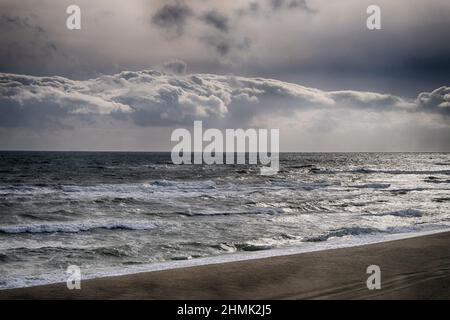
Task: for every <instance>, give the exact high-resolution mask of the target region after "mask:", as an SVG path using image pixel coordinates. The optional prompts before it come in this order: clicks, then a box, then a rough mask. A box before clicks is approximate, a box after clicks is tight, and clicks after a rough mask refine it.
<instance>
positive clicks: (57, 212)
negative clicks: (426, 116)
mask: <svg viewBox="0 0 450 320" xmlns="http://www.w3.org/2000/svg"><path fill="white" fill-rule="evenodd" d="M280 158H281V161H280V170H281V171H280V172H279V174H277V175H275V176H261V175H259V172H260V170H259V168H258V167H257V166H245V165H244V166H242V165H241V166H230V165H211V166H206V165H205V166H200V165H182V166H177V165H172V164H171V161H170V154H169V153H82V152H79V153H69V152H67V153H64V152H54V153H53V152H0V288H7V287H17V286H28V285H33V284H36V283H41V282H49V281H50V282H51V281H52V279H55V280H54V281H56V279H61V278H63V277H64V276H65V271H66V268H67V266H68V265H72V264H76V265H79V266H80V267H81V268H82V271H83V274H89V273H91V274H93V273H95V272H99V271H105V270H112V269H115V270H117V269H125V268H129V267H131V266H139V265H147V264H149V263H150V264H151V263H158V262H163V261H178V260H183V259H195V258H198V257H208V256H217V255H225V254H230V253H235V252H247V251H255V250H270V249H273V248H280V247H285V246H292V245H298V246H301V245H303V244H306V243H307V244H308V245H309V246H311V245H315V244H316V243H317V244H320V243H323V242H326V241H330V239H335V238H336V237H338V238H341V239H343V241H344V242H345V241H347V240H348V241H352V240H354V239H357V238H358V237H362V236H365V235H368V234H374V235H377V236H383V235H390V234H396V233H404V232H419V231H423V230H440V229H442V230H443V229H447V228H449V227H450V210H449V209H450V192H449V191H450V154H449V153H336V154H334V153H308V154H301V153H297V154H282V155H281V156H280Z"/></svg>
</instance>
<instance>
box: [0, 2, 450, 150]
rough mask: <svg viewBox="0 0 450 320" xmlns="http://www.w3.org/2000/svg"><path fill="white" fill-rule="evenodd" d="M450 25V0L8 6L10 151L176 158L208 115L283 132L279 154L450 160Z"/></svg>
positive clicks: (1, 103) (1, 144)
mask: <svg viewBox="0 0 450 320" xmlns="http://www.w3.org/2000/svg"><path fill="white" fill-rule="evenodd" d="M71 4H77V5H78V6H79V7H80V8H81V30H68V29H67V28H66V19H67V17H68V15H67V14H66V8H67V7H68V6H69V5H71ZM371 4H376V5H378V6H379V7H380V8H381V26H382V28H381V30H368V29H367V27H366V19H367V17H368V14H367V13H366V9H367V7H368V6H369V5H371ZM449 16H450V2H449V1H448V0H430V1H422V0H397V1H386V0H378V1H365V0H340V1H325V0H240V1H215V0H191V1H182V0H175V1H156V0H154V1H152V0H145V1H144V0H129V1H126V2H125V1H117V0H96V1H87V0H75V1H74V0H70V1H65V0H59V1H56V0H33V1H31V0H24V1H14V0H0V28H1V34H0V149H3V150H103V151H105V150H121V151H127V150H130V151H132V150H136V151H156V150H170V149H171V147H172V146H173V143H172V142H171V141H170V135H171V132H172V130H174V129H175V128H180V127H181V128H188V129H189V128H190V127H192V126H193V121H194V120H202V121H203V122H204V126H205V127H215V128H279V129H280V143H281V150H283V151H450V83H449V76H448V75H449V74H450V41H448V34H449V31H450V19H448V17H449Z"/></svg>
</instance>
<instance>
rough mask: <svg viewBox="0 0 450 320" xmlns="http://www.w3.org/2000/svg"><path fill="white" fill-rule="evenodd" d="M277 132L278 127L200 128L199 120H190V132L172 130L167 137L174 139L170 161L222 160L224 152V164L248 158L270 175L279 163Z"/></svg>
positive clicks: (203, 161)
mask: <svg viewBox="0 0 450 320" xmlns="http://www.w3.org/2000/svg"><path fill="white" fill-rule="evenodd" d="M269 131H270V139H269ZM279 136H280V133H279V129H253V128H250V129H247V130H244V129H225V134H224V133H223V132H222V131H221V130H219V129H216V128H209V129H207V130H205V131H204V132H203V124H202V121H194V128H193V135H191V132H190V131H189V130H187V129H184V128H178V129H175V130H174V131H173V132H172V135H171V138H170V139H171V141H172V142H178V143H177V144H176V145H175V146H174V147H173V148H172V152H171V158H172V162H173V163H174V164H224V156H223V154H224V153H225V164H246V163H247V158H248V164H258V161H259V164H261V165H263V167H261V170H260V172H261V174H264V175H273V174H276V173H278V171H279V167H280V165H279V152H280V143H279ZM204 142H206V143H207V144H206V145H205V146H204ZM247 142H248V143H247ZM269 152H270V155H269ZM192 155H193V161H192ZM246 155H248V157H247V156H246ZM235 158H236V159H235ZM267 165H269V166H267Z"/></svg>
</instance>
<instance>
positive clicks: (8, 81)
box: [0, 62, 450, 127]
mask: <svg viewBox="0 0 450 320" xmlns="http://www.w3.org/2000/svg"><path fill="white" fill-rule="evenodd" d="M169 65H173V66H174V67H175V69H176V70H177V71H183V70H184V68H185V66H184V65H183V64H182V62H172V63H171V64H169ZM180 68H181V70H180ZM449 92H450V88H449V87H442V88H439V89H437V90H435V91H433V92H424V93H420V94H419V96H418V98H417V99H416V100H410V99H405V98H402V97H398V96H393V95H389V94H381V93H374V92H364V91H351V90H347V91H323V90H319V89H316V88H309V87H304V86H301V85H298V84H293V83H286V82H282V81H278V80H273V79H265V78H246V77H232V76H220V75H211V74H195V75H183V74H182V73H181V72H179V73H177V74H174V73H165V72H162V71H152V70H144V71H124V72H121V73H118V74H115V75H112V76H108V75H104V76H100V77H98V78H95V79H90V80H86V81H74V80H70V79H67V78H63V77H57V76H54V77H33V76H25V75H15V74H0V95H1V98H0V112H1V114H2V116H1V118H0V125H1V126H4V127H13V126H25V127H26V126H31V127H37V126H39V125H40V126H43V127H45V126H47V125H49V124H53V126H54V124H56V123H59V122H60V123H61V124H62V123H63V121H62V120H64V119H66V118H69V117H71V118H74V117H75V118H80V119H83V118H92V119H94V118H95V117H98V116H105V115H106V116H113V117H114V118H115V119H119V120H120V119H121V120H126V119H132V120H133V121H134V123H135V124H137V125H138V126H168V125H175V124H184V125H189V124H191V123H192V121H193V120H205V121H213V122H215V123H221V122H225V123H226V122H227V121H231V122H232V123H234V124H236V123H242V124H248V123H249V122H250V121H252V120H253V119H255V118H258V117H266V118H270V117H271V116H273V115H279V116H283V117H287V118H289V117H292V115H293V114H295V113H296V112H298V111H302V110H303V111H305V110H330V111H332V110H338V109H341V110H342V112H343V113H344V114H345V112H346V111H345V110H351V109H358V110H370V111H371V112H378V111H382V112H385V111H388V112H408V113H417V112H433V113H436V114H441V115H444V116H446V115H447V116H448V114H449V112H448V110H449V101H450V99H449ZM446 121H448V118H447V120H446Z"/></svg>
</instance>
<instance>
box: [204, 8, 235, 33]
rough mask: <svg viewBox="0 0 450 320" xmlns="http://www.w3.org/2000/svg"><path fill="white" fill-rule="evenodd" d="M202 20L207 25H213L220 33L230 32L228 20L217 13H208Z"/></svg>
mask: <svg viewBox="0 0 450 320" xmlns="http://www.w3.org/2000/svg"><path fill="white" fill-rule="evenodd" d="M202 18H203V21H205V23H206V24H208V25H211V26H213V27H215V28H216V29H218V30H220V31H223V32H228V30H229V25H228V23H229V22H228V18H227V17H226V16H224V15H222V14H221V13H219V12H217V11H208V12H207V13H205V14H204V15H203V17H202Z"/></svg>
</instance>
